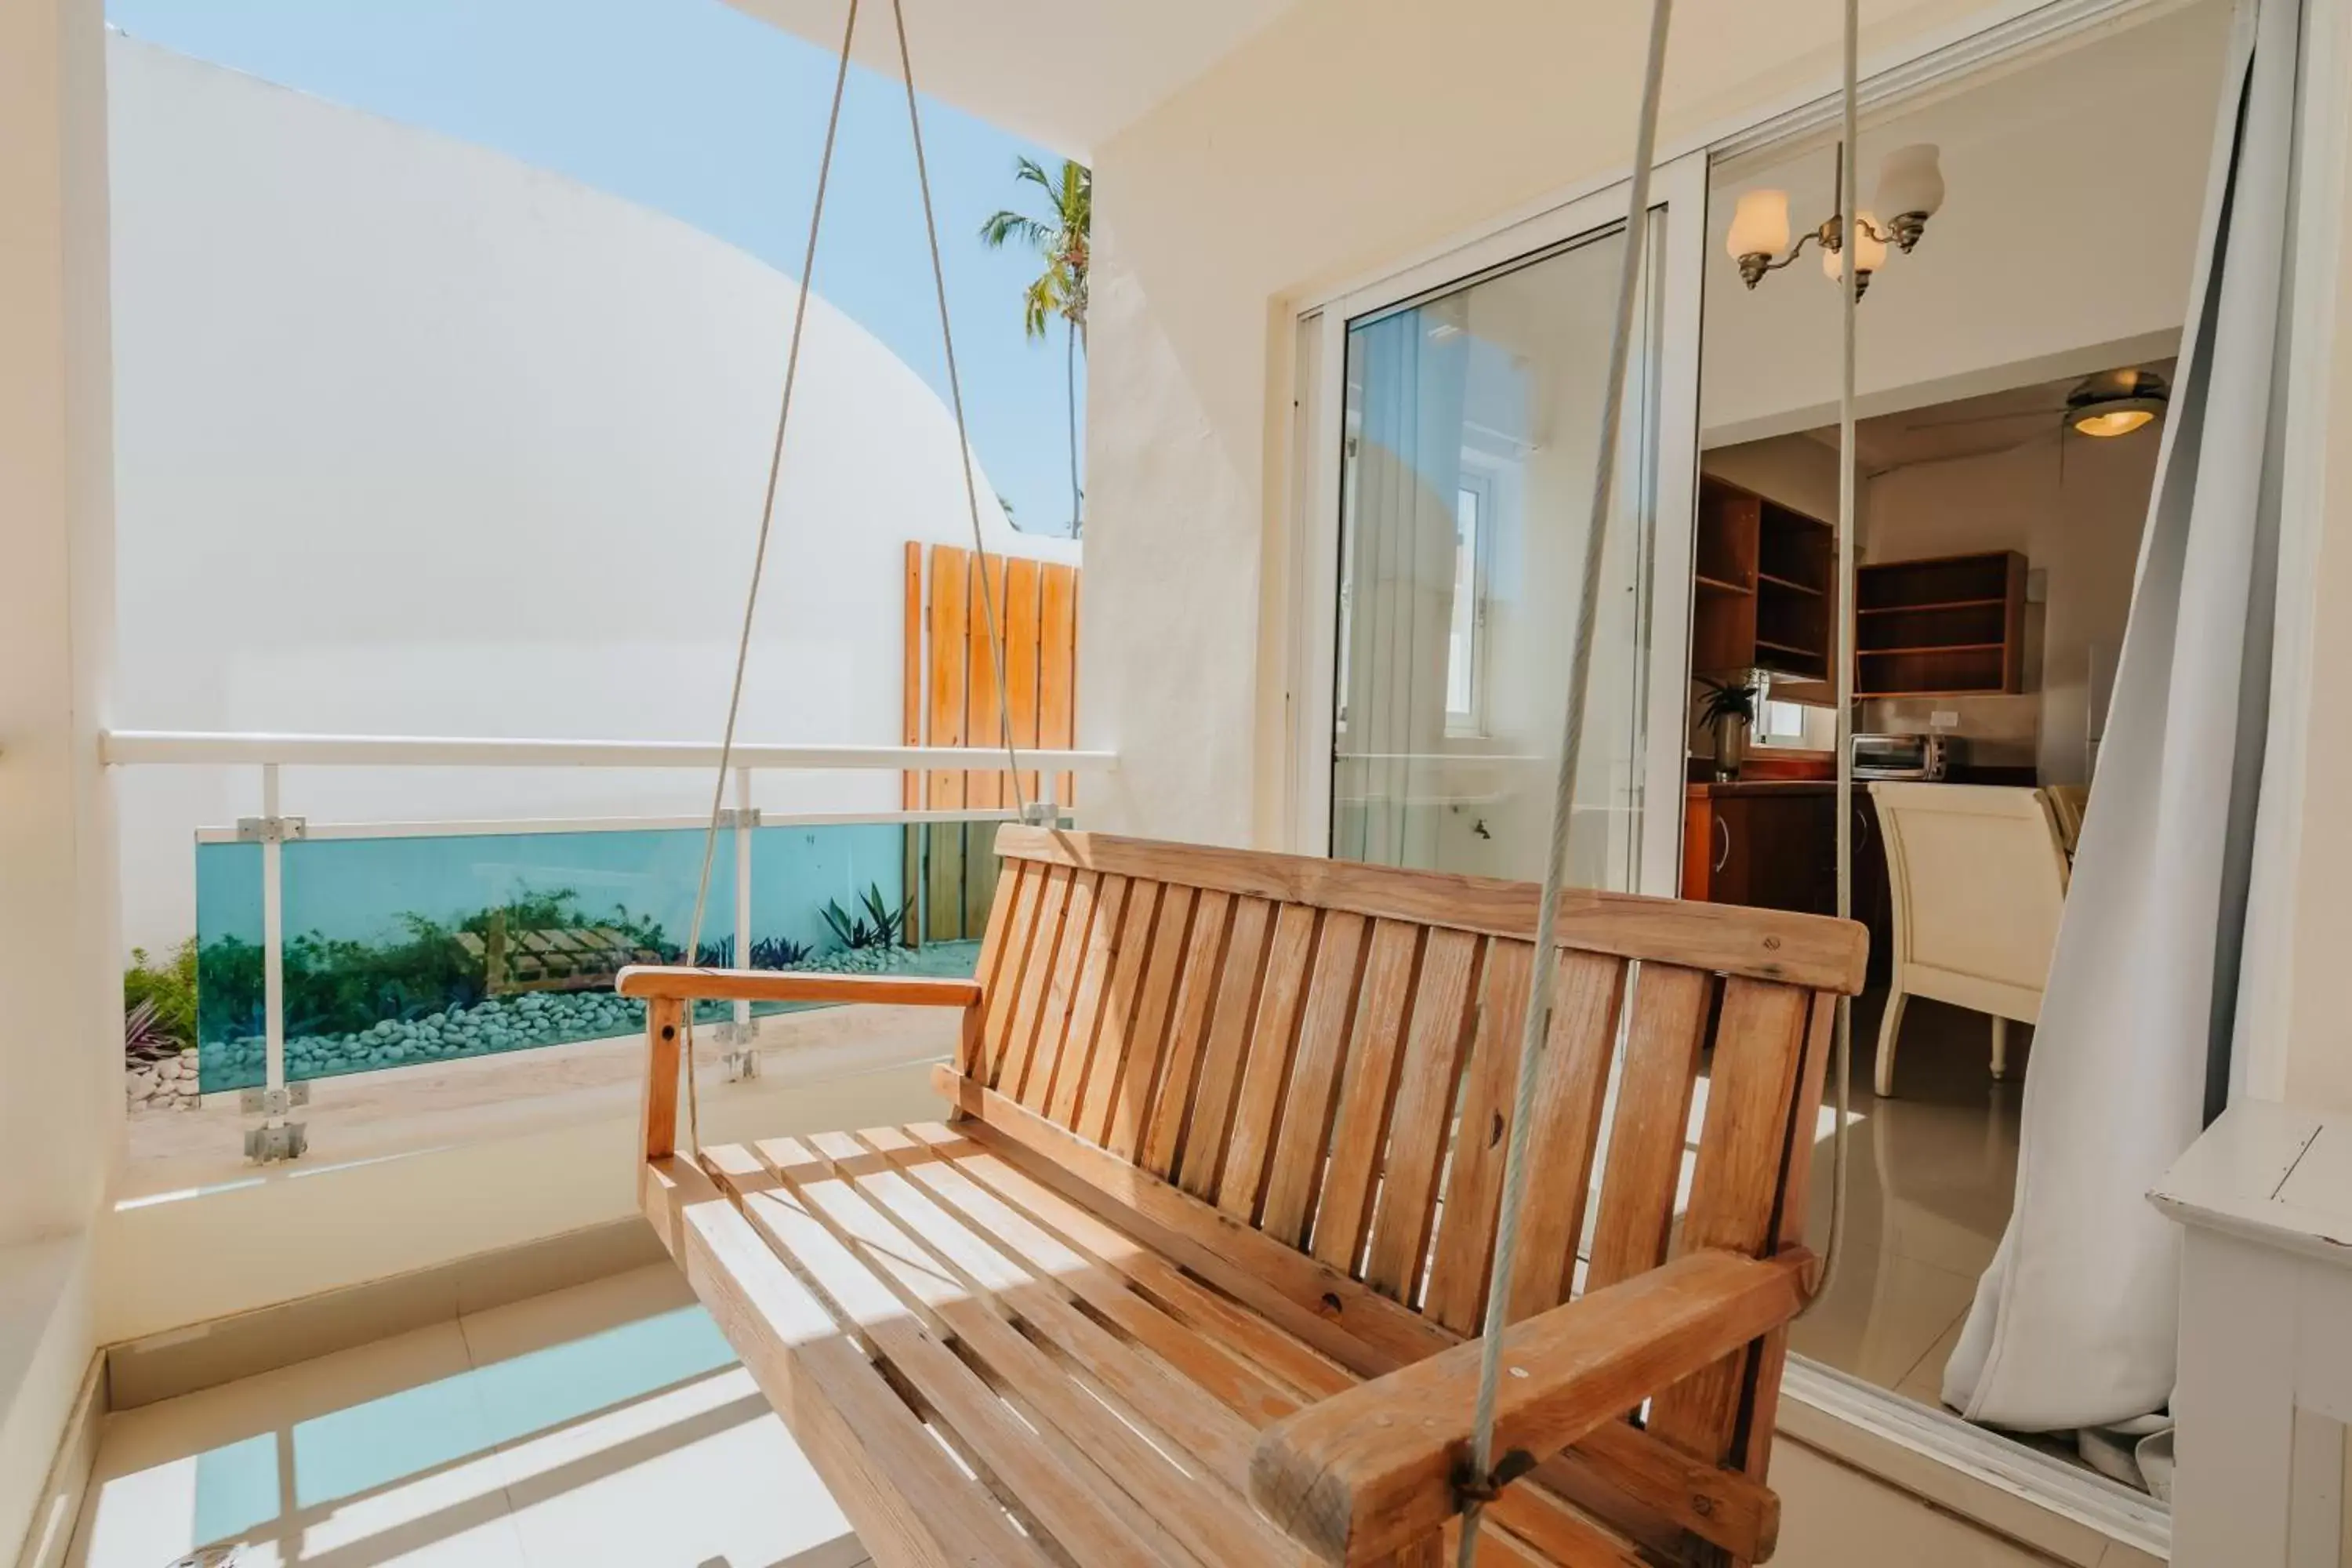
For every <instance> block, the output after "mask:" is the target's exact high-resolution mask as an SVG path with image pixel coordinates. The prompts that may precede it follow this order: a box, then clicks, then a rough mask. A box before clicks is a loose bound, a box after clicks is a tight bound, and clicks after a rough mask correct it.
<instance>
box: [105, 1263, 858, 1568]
mask: <svg viewBox="0 0 2352 1568" xmlns="http://www.w3.org/2000/svg"><path fill="white" fill-rule="evenodd" d="M228 1542H242V1543H244V1544H243V1546H242V1549H241V1550H240V1551H239V1552H238V1554H237V1555H236V1558H235V1560H234V1561H235V1562H236V1565H237V1568H278V1565H281V1564H290V1563H305V1564H314V1565H331V1568H358V1565H360V1564H374V1563H403V1564H427V1563H429V1564H433V1565H435V1568H444V1565H446V1568H581V1565H583V1564H604V1563H612V1564H615V1565H626V1568H787V1565H789V1568H851V1565H853V1564H860V1563H865V1562H866V1553H865V1552H864V1551H863V1550H862V1549H861V1548H860V1547H859V1545H858V1543H857V1541H856V1537H855V1536H853V1535H851V1534H850V1533H849V1528H848V1525H847V1523H846V1521H844V1519H843V1518H842V1516H841V1513H840V1510H837V1509H836V1508H835V1507H834V1504H833V1500H832V1499H831V1498H830V1497H829V1496H827V1495H826V1493H825V1490H824V1486H823V1485H822V1484H821V1483H820V1482H819V1481H818V1480H817V1478H816V1474H815V1472H814V1470H813V1469H811V1468H809V1465H808V1463H807V1461H806V1460H804V1459H803V1458H802V1457H801V1455H800V1451H799V1449H798V1448H796V1447H794V1446H793V1441H792V1439H791V1437H790V1436H788V1435H787V1434H786V1433H785V1431H784V1428H783V1425H782V1422H780V1421H779V1420H778V1419H777V1418H776V1416H775V1415H774V1414H773V1413H772V1412H771V1411H770V1409H769V1408H768V1405H767V1402H766V1400H765V1399H763V1398H762V1397H761V1394H760V1392H759V1390H758V1389H756V1388H755V1387H753V1386H752V1383H751V1375H750V1374H749V1373H746V1372H744V1371H743V1370H742V1368H741V1367H740V1366H739V1365H737V1364H736V1363H735V1360H734V1357H733V1355H732V1354H731V1353H730V1352H729V1350H728V1347H727V1344H726V1342H725V1341H724V1340H723V1339H721V1338H720V1337H719V1331H718V1330H717V1328H716V1327H715V1326H714V1325H713V1324H712V1322H711V1321H710V1319H709V1317H708V1316H707V1315H706V1314H705V1313H704V1312H703V1310H701V1308H700V1307H698V1306H697V1305H696V1304H695V1302H694V1299H693V1296H692V1294H691V1293H690V1292H689V1291H688V1289H687V1288H686V1285H685V1282H684V1281H683V1279H681V1278H680V1277H679V1276H678V1274H677V1271H676V1270H675V1269H673V1268H669V1267H668V1266H667V1265H663V1266H660V1267H656V1268H646V1269H639V1270H636V1271H635V1272H633V1273H628V1274H623V1275H619V1276H615V1277H614V1278H613V1279H605V1280H601V1281H598V1282H596V1283H594V1284H591V1285H584V1286H581V1287H578V1288H576V1289H570V1290H563V1291H559V1292H557V1293H555V1294H553V1295H549V1296H541V1297H536V1298H533V1299H531V1300H525V1301H520V1302H517V1303H515V1304H514V1305H511V1306H507V1307H500V1308H495V1309H492V1310H487V1311H481V1312H474V1313H469V1314H467V1315H466V1316H464V1317H462V1318H459V1319H458V1320H457V1321H453V1322H447V1323H444V1324H440V1325H438V1326H436V1327H432V1328H427V1329H423V1330H419V1331H415V1332H414V1333H407V1334H402V1335H398V1336H396V1337H394V1338H392V1339H388V1340H382V1341H378V1342H374V1343H373V1344H368V1345H364V1346H362V1347H360V1348H358V1349H356V1350H351V1351H346V1352H340V1353H338V1354H334V1355H330V1356H322V1357H320V1358H319V1359H317V1360H315V1361H309V1362H303V1363H298V1364H296V1365H293V1366H289V1367H285V1368H282V1369H280V1370H278V1371H276V1372H271V1373H262V1374H261V1375H259V1376H256V1377H249V1378H246V1379H243V1380H241V1381H239V1382H236V1383H231V1384H224V1385H223V1386H221V1387H218V1388H213V1389H208V1390H205V1391H204V1392H201V1393H196V1394H184V1395H182V1396H181V1397H179V1398H176V1399H170V1400H165V1401H163V1402H161V1403H158V1404H154V1405H145V1406H143V1407H142V1408H139V1409H135V1410H131V1411H126V1412H123V1413H121V1414H119V1415H112V1416H110V1417H108V1420H107V1426H106V1430H105V1433H104V1436H103V1437H102V1439H101V1443H100V1451H99V1459H98V1468H97V1473H96V1475H95V1477H94V1478H93V1480H92V1483H91V1487H90V1491H89V1498H88V1500H87V1501H86V1503H85V1504H84V1507H83V1510H82V1517H81V1520H80V1522H79V1527H78V1529H77V1531H76V1534H75V1540H74V1543H73V1547H72V1550H71V1552H70V1553H69V1555H68V1560H67V1561H68V1563H69V1564H70V1565H71V1568H166V1565H168V1564H171V1563H174V1562H176V1561H177V1560H178V1559H180V1558H181V1557H182V1556H183V1555H184V1554H187V1553H190V1552H194V1551H195V1550H196V1549H198V1548H200V1547H205V1546H209V1545H217V1544H223V1543H228Z"/></svg>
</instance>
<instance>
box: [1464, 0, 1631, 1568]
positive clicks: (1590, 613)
mask: <svg viewBox="0 0 2352 1568" xmlns="http://www.w3.org/2000/svg"><path fill="white" fill-rule="evenodd" d="M1673 9H1674V4H1673V0H1651V5H1650V46H1649V61H1648V67H1647V69H1646V70H1645V72H1644V74H1643V79H1642V109H1641V118H1640V119H1639V120H1638V121H1636V123H1635V127H1634V132H1633V189H1632V191H1631V192H1630V193H1629V194H1628V195H1627V197H1626V203H1625V245H1624V249H1623V252H1622V264H1621V266H1620V268H1619V269H1618V273H1617V320H1616V325H1615V327H1614V328H1613V329H1612V331H1611V334H1610V338H1609V372H1608V374H1609V379H1608V381H1607V382H1606V383H1605V384H1603V386H1602V390H1601V447H1600V450H1599V451H1598V452H1597V453H1596V454H1595V455H1594V459H1593V468H1592V510H1591V516H1590V518H1589V520H1588V522H1587V526H1586V529H1585V535H1584V580H1583V582H1582V583H1581V584H1579V596H1578V604H1577V612H1576V645H1575V651H1574V653H1573V654H1572V655H1571V657H1570V662H1569V672H1568V706H1567V711H1566V712H1565V714H1564V715H1563V716H1562V718H1561V721H1560V744H1559V773H1558V774H1557V775H1555V777H1554V778H1553V781H1552V801H1551V837H1550V843H1549V848H1548V850H1547V851H1546V854H1545V858H1544V878H1543V894H1542V897H1541V899H1540V900H1538V902H1537V904H1536V949H1535V962H1534V972H1533V973H1532V974H1531V975H1530V977H1529V980H1528V1005H1527V1011H1526V1014H1525V1016H1523V1018H1522V1019H1521V1026H1520V1032H1519V1068H1518V1080H1517V1084H1516V1085H1515V1086H1514V1087H1513V1089H1512V1095H1511V1135H1510V1142H1509V1145H1508V1147H1507V1149H1506V1150H1505V1152H1504V1155H1503V1206H1502V1215H1501V1217H1500V1219H1499V1221H1498V1222H1497V1224H1496V1232H1495V1271H1494V1274H1493V1276H1492V1277H1491V1279H1489V1281H1488V1284H1487V1287H1486V1324H1485V1327H1484V1328H1483V1330H1482V1331H1481V1332H1482V1336H1483V1337H1482V1338H1481V1340H1480V1342H1479V1356H1478V1403H1477V1406H1476V1414H1475V1417H1474V1420H1473V1424H1472V1426H1471V1436H1470V1470H1469V1474H1468V1476H1467V1477H1466V1478H1465V1484H1464V1485H1463V1486H1462V1488H1461V1494H1462V1498H1463V1503H1464V1506H1463V1510H1462V1538H1461V1545H1460V1547H1459V1548H1458V1549H1457V1554H1456V1558H1455V1561H1456V1562H1457V1563H1459V1565H1460V1568H1472V1564H1474V1563H1476V1562H1477V1560H1478V1521H1479V1518H1480V1516H1481V1515H1483V1514H1484V1513H1485V1512H1486V1500H1487V1499H1489V1498H1491V1497H1492V1496H1493V1495H1494V1494H1495V1491H1496V1489H1497V1488H1499V1487H1500V1486H1501V1485H1502V1484H1503V1482H1504V1481H1506V1480H1507V1479H1510V1478H1509V1477H1507V1476H1505V1475H1500V1474H1497V1472H1496V1468H1495V1394H1496V1384H1497V1383H1498V1381H1499V1380H1500V1377H1501V1375H1502V1366H1503V1326H1504V1320H1505V1319H1506V1317H1507V1315H1508V1313H1509V1310H1510V1303H1511V1282H1512V1279H1513V1277H1514V1270H1515V1268H1516V1266H1517V1259H1518V1252H1519V1210H1520V1207H1521V1205H1523V1204H1524V1203H1525V1201H1526V1198H1527V1186H1528V1170H1527V1165H1528V1124H1529V1123H1530V1122H1532V1121H1534V1120H1535V1115H1534V1111H1535V1100H1536V1081H1537V1079H1538V1077H1539V1076H1540V1074H1539V1069H1540V1067H1541V1062H1542V1057H1543V1051H1544V1041H1545V1038H1546V1037H1548V1036H1549V1034H1550V1032H1551V1027H1550V1025H1551V991H1552V972H1553V970H1554V968H1555V966H1556V965H1557V964H1558V963H1559V946H1558V944H1557V942H1555V941H1554V932H1555V928H1556V926H1557V923H1558V917H1559V895H1560V888H1561V885H1562V883H1563V881H1564V880H1565V879H1566V874H1567V869H1568V840H1569V823H1570V816H1572V815H1573V813H1574V808H1575V804H1576V774H1577V767H1578V763H1580V761H1581V760H1582V757H1583V752H1584V712H1585V707H1586V702H1587V699H1588V697H1589V695H1590V692H1591V685H1592V637H1593V626H1594V623H1595V622H1596V621H1597V620H1598V619H1599V618H1600V613H1601V562H1602V556H1603V549H1604V546H1605V545H1606V544H1607V543H1608V535H1609V503H1610V500H1611V491H1612V488H1613V486H1614V483H1615V479H1616V471H1617V431H1618V426H1619V424H1620V422H1621V416H1622V413H1623V410H1624V403H1625V365H1626V361H1627V360H1628V359H1629V358H1630V357H1631V353H1632V348H1633V307H1634V302H1635V300H1637V298H1638V297H1639V295H1640V292H1641V282H1642V253H1643V240H1644V239H1645V238H1646V237H1647V234H1648V229H1649V218H1650V165H1651V164H1652V163H1654V162H1655V161H1656V155H1657V144H1658V93H1659V86H1660V83H1661V82H1662V81H1663V80H1664V77H1665V69H1666V28H1667V22H1668V19H1669V16H1671V14H1672V12H1673Z"/></svg>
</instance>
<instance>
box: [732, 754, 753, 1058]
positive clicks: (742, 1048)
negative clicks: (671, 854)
mask: <svg viewBox="0 0 2352 1568" xmlns="http://www.w3.org/2000/svg"><path fill="white" fill-rule="evenodd" d="M734 818H735V820H734V831H735V967H736V968H738V969H749V968H751V830H752V829H753V828H755V827H757V826H759V824H760V815H759V813H758V812H756V811H754V810H753V809H752V807H751V769H749V768H737V769H736V770H735V812H734ZM728 1044H729V1045H730V1047H733V1048H732V1049H730V1050H729V1051H728V1053H727V1055H726V1058H725V1061H726V1068H727V1077H728V1079H730V1081H740V1080H741V1079H748V1078H757V1077H759V1076H760V1053H759V1052H758V1050H756V1049H755V1048H754V1047H753V1046H752V1043H751V1003H750V1002H748V1001H739V1002H737V1003H736V1004H735V1021H734V1027H733V1029H732V1030H731V1031H730V1037H729V1039H728Z"/></svg>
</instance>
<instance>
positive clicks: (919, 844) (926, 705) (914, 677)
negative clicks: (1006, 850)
mask: <svg viewBox="0 0 2352 1568" xmlns="http://www.w3.org/2000/svg"><path fill="white" fill-rule="evenodd" d="M988 577H989V587H990V590H991V592H992V595H993V597H994V599H995V603H996V620H997V634H998V636H999V637H1001V638H1002V639H1003V644H1004V701H1005V704H1006V708H1007V709H1009V712H1007V711H1006V710H1002V709H1000V708H999V707H998V703H997V687H996V648H995V647H994V645H992V643H991V642H990V640H989V635H988V632H989V626H988V616H987V613H986V611H985V610H984V609H983V608H982V602H981V584H980V581H979V575H978V570H977V567H976V565H975V562H974V557H973V554H972V552H971V551H969V550H962V549H959V548H958V547H956V546H955V545H952V544H932V545H928V546H926V545H923V544H919V543H914V542H909V543H908V546H907V645H906V682H905V691H906V714H905V731H904V733H905V742H906V744H908V745H910V746H975V747H992V746H997V745H1001V744H1002V743H1003V733H1004V720H1005V719H1006V718H1008V717H1009V718H1010V720H1011V727H1012V731H1013V744H1014V745H1015V746H1021V747H1032V746H1034V747H1043V748H1046V749H1053V750H1060V749H1067V748H1070V747H1073V746H1075V745H1076V742H1077V671H1078V657H1077V655H1078V569H1077V568H1076V567H1075V566H1064V565H1059V564H1056V563H1051V562H1045V561H1035V560H1030V559H1027V558H1025V557H1022V556H1005V555H996V554H991V555H990V556H989V557H988ZM1053 783H1054V799H1055V803H1056V804H1058V805H1062V806H1065V807H1066V806H1068V805H1070V804H1072V802H1073V800H1074V799H1075V798H1076V797H1075V793H1074V792H1075V790H1076V780H1075V779H1074V778H1073V776H1072V775H1071V774H1069V773H1061V774H1059V775H1057V776H1056V777H1055V780H1054V781H1053ZM1040 784H1041V781H1040V780H1039V777H1038V775H1037V774H1036V773H1034V772H1024V773H1022V775H1021V791H1020V794H1021V796H1022V797H1023V798H1025V799H1028V800H1032V801H1034V800H1036V799H1037V798H1038V796H1039V794H1040ZM900 802H901V804H902V805H904V806H905V808H906V809H907V810H908V811H987V810H997V809H1005V810H1010V809H1011V808H1012V807H1013V805H1014V793H1013V775H1012V774H1011V773H1007V772H1005V771H1004V770H1003V769H998V770H996V771H994V772H992V773H974V772H965V773H914V772H909V773H907V774H906V775H905V782H904V784H902V785H901V792H900ZM995 838H996V827H995V825H994V824H993V823H971V824H969V825H962V824H939V823H932V824H918V825H915V826H911V827H910V828H909V829H908V833H907V867H906V877H907V896H908V899H910V900H914V901H915V906H916V908H917V909H918V910H919V911H920V914H919V918H910V919H909V920H908V931H909V932H910V933H911V934H912V936H913V937H914V939H915V940H917V941H929V942H952V941H957V940H961V939H967V938H977V937H978V936H979V935H980V933H981V931H982V928H983V927H984V926H986V925H987V923H988V905H989V900H990V899H991V898H992V896H993V895H994V893H995V890H996V856H995V852H994V844H995Z"/></svg>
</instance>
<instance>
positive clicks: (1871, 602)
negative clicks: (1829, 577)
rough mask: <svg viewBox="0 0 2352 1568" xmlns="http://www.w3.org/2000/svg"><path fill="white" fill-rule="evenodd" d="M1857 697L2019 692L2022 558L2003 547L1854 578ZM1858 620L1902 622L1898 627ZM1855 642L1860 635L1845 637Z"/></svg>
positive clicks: (1876, 566)
mask: <svg viewBox="0 0 2352 1568" xmlns="http://www.w3.org/2000/svg"><path fill="white" fill-rule="evenodd" d="M1857 578H1858V580H1857V583H1856V584H1855V585H1856V588H1857V590H1858V592H1857V594H1856V597H1857V598H1859V599H1860V600H1861V601H1863V602H1862V603H1861V605H1859V606H1857V610H1856V626H1855V629H1856V630H1857V631H1858V632H1859V631H1861V630H1863V629H1864V628H1868V629H1869V630H1870V631H1872V632H1873V633H1874V635H1875V636H1877V637H1881V638H1883V639H1885V641H1887V642H1889V643H1891V644H1893V645H1894V646H1892V647H1857V648H1855V649H1854V666H1855V672H1856V673H1855V679H1854V683H1853V684H1854V687H1855V692H1854V695H1856V696H1857V697H1965V696H1984V695H1992V694H1996V693H2006V692H2016V691H2022V690H2023V689H2025V557H2024V556H2022V555H2021V554H2019V553H2018V552H2015V551H2013V550H2000V551H1993V552H1988V553H1984V554H1979V555H1948V556H1943V557H1940V558H1938V559H1935V560H1927V561H1883V562H1875V563H1872V564H1870V565H1868V566H1864V567H1863V568H1861V570H1860V572H1859V573H1858V574H1857ZM1861 616H1907V617H1909V618H1908V619H1906V620H1895V621H1888V620H1884V619H1875V620H1868V621H1864V620H1862V619H1860V617H1861ZM1855 640H1856V641H1861V640H1862V639H1861V638H1860V637H1857V638H1856V639H1855Z"/></svg>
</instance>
